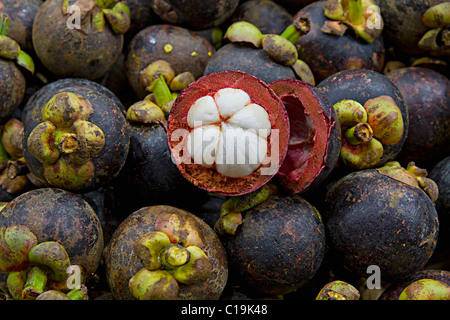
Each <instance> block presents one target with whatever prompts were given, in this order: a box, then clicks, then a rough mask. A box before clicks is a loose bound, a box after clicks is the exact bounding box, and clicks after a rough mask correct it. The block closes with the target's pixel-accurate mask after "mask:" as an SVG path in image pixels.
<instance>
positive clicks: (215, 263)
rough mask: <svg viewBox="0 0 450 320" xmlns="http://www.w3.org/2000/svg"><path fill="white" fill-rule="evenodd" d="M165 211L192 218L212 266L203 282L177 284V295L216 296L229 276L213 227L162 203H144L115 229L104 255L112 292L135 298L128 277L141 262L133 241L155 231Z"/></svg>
mask: <svg viewBox="0 0 450 320" xmlns="http://www.w3.org/2000/svg"><path fill="white" fill-rule="evenodd" d="M167 213H169V214H176V215H179V216H180V217H181V218H182V219H193V221H194V225H195V227H196V230H198V231H199V234H200V237H201V238H202V240H203V247H202V250H203V251H204V252H205V253H206V255H207V256H208V257H209V260H210V262H211V265H212V269H213V271H212V273H211V275H210V277H209V278H208V279H207V280H206V281H205V282H202V283H197V284H191V285H181V284H180V290H179V293H178V296H177V299H181V300H186V299H200V300H214V299H218V298H219V297H220V295H221V293H222V290H223V289H224V287H225V284H226V282H227V278H228V262H227V256H226V251H225V249H224V247H223V245H222V243H221V241H220V240H219V238H218V237H217V235H216V233H214V231H213V230H212V228H211V227H210V226H209V225H207V224H206V223H205V222H204V221H203V220H201V219H200V218H198V217H197V216H195V215H193V214H192V213H189V212H188V211H185V210H182V209H179V208H176V207H172V206H165V205H157V206H149V207H143V208H141V209H139V210H137V211H135V212H133V213H132V214H130V215H129V216H128V217H127V218H126V219H125V220H123V222H122V223H121V224H120V225H119V227H118V228H117V229H116V231H115V232H114V234H113V236H112V238H111V241H110V243H109V244H108V246H107V247H106V248H105V255H104V256H105V267H106V277H107V281H108V284H109V285H110V288H111V291H112V294H113V295H114V297H115V298H116V299H118V300H134V299H135V297H134V296H133V295H132V293H131V291H130V289H129V280H130V279H131V277H132V276H133V275H135V274H136V273H137V272H138V271H140V270H141V269H143V268H144V264H143V262H142V261H141V260H140V258H139V257H138V256H137V254H136V253H135V251H134V244H135V242H136V240H137V239H138V238H139V237H140V236H142V235H144V234H146V233H149V232H152V231H156V227H155V226H156V222H157V221H158V217H159V216H161V215H162V214H167ZM191 221H192V220H191Z"/></svg>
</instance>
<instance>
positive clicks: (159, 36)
mask: <svg viewBox="0 0 450 320" xmlns="http://www.w3.org/2000/svg"><path fill="white" fill-rule="evenodd" d="M214 52H215V49H214V47H213V46H212V45H211V44H210V43H209V42H208V41H207V40H206V39H205V38H204V37H202V36H200V35H199V34H197V33H196V32H194V31H191V30H188V29H185V28H182V27H178V26H172V25H152V26H149V27H147V28H145V29H143V30H141V31H140V32H138V33H137V34H136V35H135V36H134V37H133V39H132V41H131V42H130V44H129V46H128V49H127V52H126V60H125V72H126V75H127V78H128V81H129V82H130V85H131V87H132V88H133V90H134V91H135V93H136V94H137V96H138V98H139V99H143V98H144V97H145V96H146V95H147V94H148V92H146V87H147V86H146V85H145V84H143V83H141V73H142V72H143V70H144V69H145V68H147V67H148V65H150V64H151V63H152V62H155V61H157V60H164V61H166V62H167V63H169V64H170V65H171V67H172V68H173V70H174V71H175V74H180V73H183V72H186V71H189V72H190V73H192V75H193V76H194V78H195V79H197V78H199V77H200V76H202V75H203V71H204V69H205V66H206V64H207V62H208V60H209V59H210V58H211V56H212V55H213V54H214Z"/></svg>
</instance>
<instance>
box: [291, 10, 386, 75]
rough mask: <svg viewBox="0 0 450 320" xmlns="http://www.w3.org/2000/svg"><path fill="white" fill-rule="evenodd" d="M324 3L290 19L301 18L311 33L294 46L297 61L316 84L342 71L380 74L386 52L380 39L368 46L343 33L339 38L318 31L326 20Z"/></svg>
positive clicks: (381, 38) (348, 32)
mask: <svg viewBox="0 0 450 320" xmlns="http://www.w3.org/2000/svg"><path fill="white" fill-rule="evenodd" d="M324 4H325V1H317V2H314V3H312V4H310V5H308V6H306V7H305V8H303V9H301V10H300V11H299V12H297V14H296V15H295V16H294V19H297V18H299V17H305V18H307V19H308V20H309V21H310V26H311V30H310V31H309V32H308V33H307V34H306V35H304V36H302V37H301V38H300V39H299V40H298V41H297V42H296V43H295V45H296V47H297V50H298V58H299V59H301V60H303V61H305V62H306V63H307V64H308V65H309V67H310V68H311V70H312V72H313V74H314V77H315V79H316V82H317V83H319V82H320V81H322V80H324V79H325V78H327V77H329V76H331V75H332V74H335V73H337V72H339V71H342V70H349V69H369V70H374V71H377V72H381V71H382V70H383V67H384V61H385V57H386V52H385V49H384V41H383V36H380V37H378V38H377V39H376V40H375V41H373V42H372V43H370V44H369V43H366V42H364V40H361V39H356V38H355V36H354V35H353V34H352V33H351V32H350V31H347V32H346V33H345V34H344V35H343V36H336V35H330V34H326V33H324V32H322V31H321V30H320V28H321V27H322V26H323V24H324V22H325V21H326V20H327V18H326V17H325V15H324V13H323V6H324Z"/></svg>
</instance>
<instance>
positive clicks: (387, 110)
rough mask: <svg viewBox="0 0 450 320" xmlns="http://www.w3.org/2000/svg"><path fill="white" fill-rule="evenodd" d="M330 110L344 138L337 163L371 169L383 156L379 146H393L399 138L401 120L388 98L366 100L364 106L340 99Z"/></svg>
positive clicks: (401, 126)
mask: <svg viewBox="0 0 450 320" xmlns="http://www.w3.org/2000/svg"><path fill="white" fill-rule="evenodd" d="M334 109H335V110H336V113H337V116H338V118H339V121H340V124H341V130H342V132H343V135H344V139H343V141H342V147H341V160H342V161H343V163H344V164H345V165H347V166H349V167H352V168H356V169H366V168H371V167H373V166H375V165H376V164H377V163H378V161H379V160H380V159H381V157H382V156H383V151H384V150H383V145H393V144H396V143H398V142H399V141H400V140H401V139H402V137H403V134H404V123H403V117H402V114H401V111H400V109H399V107H398V106H397V104H396V103H395V101H394V100H393V99H392V98H391V97H388V96H379V97H376V98H373V99H369V100H367V101H366V102H365V103H364V106H363V105H361V104H360V103H359V102H357V101H354V100H348V99H347V100H342V101H339V102H337V103H336V104H335V105H334Z"/></svg>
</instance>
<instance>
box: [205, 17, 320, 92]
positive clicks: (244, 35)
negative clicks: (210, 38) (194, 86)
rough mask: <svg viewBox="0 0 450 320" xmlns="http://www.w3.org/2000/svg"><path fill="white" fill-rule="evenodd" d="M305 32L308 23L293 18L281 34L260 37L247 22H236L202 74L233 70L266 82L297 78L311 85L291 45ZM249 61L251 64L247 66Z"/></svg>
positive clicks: (309, 74) (310, 76) (307, 70)
mask: <svg viewBox="0 0 450 320" xmlns="http://www.w3.org/2000/svg"><path fill="white" fill-rule="evenodd" d="M307 32H309V22H308V21H306V20H303V19H300V18H299V19H297V20H295V21H293V22H292V23H290V24H289V25H288V26H287V27H286V28H285V29H284V31H283V32H282V33H281V34H272V33H268V34H263V33H262V31H261V30H260V29H259V28H258V27H257V26H256V25H254V24H252V23H250V22H248V21H243V20H242V21H236V22H234V23H233V24H231V25H230V26H229V27H228V29H227V31H226V32H225V35H224V38H225V39H226V40H227V41H229V42H230V43H228V44H226V45H224V46H222V47H221V48H220V49H219V50H218V51H217V52H216V54H215V55H214V56H213V57H212V59H211V60H210V61H209V62H208V64H207V66H206V68H205V72H204V74H205V75H207V74H211V73H215V72H219V71H227V70H235V71H243V72H246V73H249V74H251V75H253V76H255V77H257V78H259V79H261V80H262V81H264V82H266V83H269V82H272V81H275V80H279V79H295V78H297V77H298V78H300V79H301V80H303V81H306V82H309V83H311V84H313V85H314V84H315V78H314V75H313V73H312V71H311V69H310V68H309V66H308V65H307V64H306V63H305V62H304V61H303V60H300V59H298V53H297V49H296V47H295V46H294V43H295V42H296V41H297V40H298V39H299V38H300V37H301V36H303V35H304V34H306V33H307ZM249 61H251V62H252V63H249Z"/></svg>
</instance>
